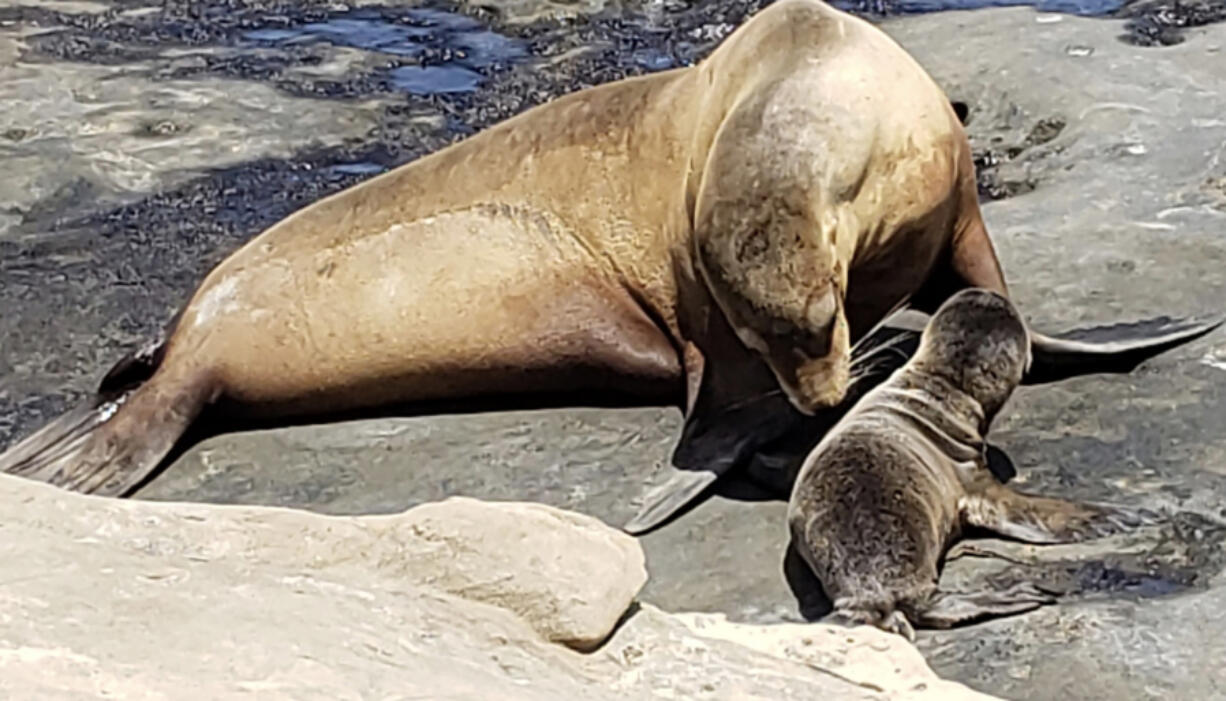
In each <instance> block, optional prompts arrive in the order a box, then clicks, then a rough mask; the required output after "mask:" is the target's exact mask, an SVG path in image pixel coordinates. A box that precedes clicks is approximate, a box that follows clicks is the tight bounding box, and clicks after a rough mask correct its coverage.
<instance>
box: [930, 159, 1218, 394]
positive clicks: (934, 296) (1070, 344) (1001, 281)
mask: <svg viewBox="0 0 1226 701" xmlns="http://www.w3.org/2000/svg"><path fill="white" fill-rule="evenodd" d="M973 182H974V179H973V178H972V179H971V180H970V181H968V186H969V185H970V184H972V183H973ZM964 194H965V196H966V198H967V201H966V203H965V206H966V208H967V212H968V213H966V214H964V217H965V220H964V223H963V225H962V226H960V228H959V233H958V235H957V236H956V237H955V239H954V242H953V246H952V248H951V250H950V254H949V259H948V261H947V263H946V266H947V267H945V268H943V269H941V270H940V271H939V272H938V273H937V274H935V275H934V276H933V278H932V279H931V280H930V281H929V282H928V284H927V286H926V287H925V288H924V289H923V290H922V291H921V292H920V293H919V294H917V295H916V296H915V297H914V298H913V300H912V305H913V306H915V307H916V308H917V309H920V310H921V311H924V312H928V313H933V312H935V311H936V309H937V307H939V306H940V304H941V303H942V302H944V301H945V300H946V299H948V298H949V297H950V296H951V295H953V294H954V293H956V292H958V291H959V290H961V289H964V288H966V287H982V288H984V289H988V290H992V291H994V292H999V293H1000V294H1003V295H1005V296H1009V291H1008V286H1007V285H1006V284H1005V277H1004V273H1003V271H1002V270H1001V267H1000V261H999V258H998V257H997V255H996V249H995V247H994V246H993V245H992V241H991V239H990V238H989V237H988V232H987V229H986V228H985V227H984V225H983V220H982V218H981V216H980V215H979V208H978V205H977V203H976V202H975V196H974V188H973V187H968V190H967V191H966V192H965V193H964ZM1224 321H1226V318H1219V319H1214V320H1211V321H1206V322H1193V321H1188V320H1186V319H1180V320H1176V319H1171V318H1169V317H1159V318H1155V319H1149V320H1145V321H1139V322H1133V323H1121V324H1113V325H1109V326H1098V327H1092V328H1086V329H1079V330H1077V331H1074V332H1070V333H1066V334H1063V338H1056V337H1052V336H1047V335H1045V334H1041V333H1037V332H1035V331H1034V330H1033V329H1031V330H1030V340H1031V346H1030V348H1031V353H1032V362H1031V365H1030V369H1029V371H1027V373H1026V375H1025V377H1023V378H1022V383H1023V384H1039V383H1043V382H1053V381H1056V380H1062V379H1065V378H1068V377H1074V376H1077V375H1088V374H1093V373H1124V372H1131V371H1132V370H1133V369H1134V368H1136V367H1137V366H1138V365H1140V364H1141V363H1142V362H1144V361H1146V360H1148V359H1149V358H1152V357H1154V356H1156V355H1158V354H1159V353H1162V352H1164V351H1168V350H1171V349H1172V348H1176V347H1178V346H1181V345H1183V344H1185V343H1188V342H1189V341H1192V340H1195V339H1197V338H1200V337H1201V336H1204V335H1205V334H1207V333H1209V332H1210V331H1212V330H1214V329H1216V328H1217V327H1218V326H1221V325H1222V323H1223V322H1224Z"/></svg>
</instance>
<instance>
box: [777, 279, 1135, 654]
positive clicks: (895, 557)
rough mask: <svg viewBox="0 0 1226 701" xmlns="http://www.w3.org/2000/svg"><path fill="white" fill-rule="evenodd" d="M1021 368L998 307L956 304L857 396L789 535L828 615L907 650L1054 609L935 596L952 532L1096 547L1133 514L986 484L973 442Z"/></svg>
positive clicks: (823, 449)
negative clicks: (872, 628) (926, 638)
mask: <svg viewBox="0 0 1226 701" xmlns="http://www.w3.org/2000/svg"><path fill="white" fill-rule="evenodd" d="M1029 363H1030V343H1029V342H1028V339H1027V332H1026V326H1025V324H1024V323H1023V321H1022V319H1021V317H1020V316H1019V315H1018V313H1017V310H1016V309H1015V308H1014V307H1013V305H1012V304H1011V303H1010V302H1009V301H1008V300H1007V299H1006V298H1004V297H1003V296H1001V295H999V294H996V293H995V292H990V291H987V290H981V289H969V290H963V291H962V292H959V293H957V294H956V295H954V296H953V297H951V298H950V299H949V301H947V302H945V304H944V305H942V306H941V308H940V309H939V310H938V311H937V313H936V314H935V315H934V316H933V317H932V319H931V320H930V321H929V323H928V325H927V328H926V329H925V330H924V332H923V335H922V336H921V339H920V347H919V350H918V351H917V352H916V354H915V356H914V357H912V358H911V360H910V361H908V362H907V364H906V365H904V366H903V367H901V368H899V369H898V370H897V371H896V372H895V373H894V374H893V375H891V376H890V378H889V379H888V380H886V381H885V382H883V383H882V384H881V385H879V386H877V387H876V388H874V389H873V390H872V391H871V392H869V393H868V394H866V395H865V396H864V398H863V399H861V400H860V401H859V402H858V403H857V404H856V405H855V407H854V408H852V409H851V411H850V412H848V414H847V415H846V416H845V417H844V418H843V420H842V421H840V422H839V423H838V424H837V425H836V426H835V427H834V428H833V429H831V430H830V431H829V432H828V433H827V434H826V435H825V436H824V437H823V438H822V440H821V442H820V443H819V444H818V446H817V447H816V448H815V449H814V450H813V452H812V453H810V454H809V456H808V458H807V459H806V460H805V462H804V465H803V466H802V467H801V470H800V474H799V476H798V477H797V480H796V484H795V487H794V489H793V492H792V498H791V501H790V502H789V504H788V526H789V529H790V531H791V536H792V544H793V546H794V547H795V548H796V550H797V551H798V553H799V554H800V556H801V557H802V558H803V559H804V561H805V562H807V563H808V565H809V567H810V568H812V570H813V572H814V574H816V575H817V578H818V579H819V580H820V581H821V584H822V588H823V589H824V590H825V593H826V595H827V596H828V597H829V598H830V600H831V601H832V602H833V604H834V614H835V616H836V617H837V618H842V619H845V620H847V621H850V622H854V623H867V624H872V625H876V626H879V627H881V628H884V629H886V630H890V631H894V632H897V633H900V634H903V635H905V636H907V637H908V638H911V639H914V632H913V630H912V627H911V626H912V624H916V625H921V626H927V627H936V628H947V627H950V626H952V625H956V624H959V623H963V622H969V621H972V620H976V619H982V618H985V617H993V616H1004V615H1009V614H1013V613H1020V612H1023V611H1028V610H1030V609H1033V608H1036V607H1038V606H1040V605H1042V604H1044V603H1049V602H1051V601H1053V599H1051V598H1050V597H1049V596H1048V595H1046V594H1044V593H1042V592H1040V591H1038V590H1037V589H1035V588H1034V587H1033V586H1030V585H1027V584H1020V585H1017V586H1014V587H1012V588H1009V589H1005V590H999V591H985V592H979V593H971V594H967V593H954V592H942V591H939V590H938V588H937V577H938V570H939V565H940V562H941V560H942V558H943V556H944V553H945V550H946V548H947V547H948V546H949V545H950V544H951V543H952V541H953V540H954V539H955V538H957V537H958V535H959V533H960V531H961V530H962V528H963V527H965V526H978V527H981V528H985V529H989V530H992V531H995V532H997V533H999V534H1001V535H1003V536H1006V537H1011V538H1017V539H1020V540H1023V541H1028V542H1033V543H1064V542H1072V541H1077V540H1082V539H1086V538H1090V537H1095V536H1100V535H1106V534H1109V533H1112V532H1115V531H1117V530H1119V529H1122V528H1126V527H1130V526H1135V525H1138V524H1140V523H1142V522H1143V520H1146V519H1147V518H1148V517H1147V516H1145V517H1143V516H1142V514H1141V513H1140V512H1133V511H1131V510H1128V509H1124V508H1120V507H1114V506H1108V505H1099V504H1079V503H1074V502H1071V501H1065V500H1062V499H1051V498H1044V497H1036V496H1029V495H1026V494H1020V493H1018V492H1015V491H1013V490H1011V489H1009V488H1008V487H1006V486H1004V485H1003V484H1001V483H1000V482H998V481H997V480H996V479H995V478H994V477H993V476H992V474H991V473H990V471H989V470H988V466H987V456H986V454H985V450H986V444H985V443H984V436H985V434H986V433H987V432H988V427H989V426H990V425H991V423H992V420H993V419H994V418H995V417H996V415H997V413H998V412H999V411H1000V409H1001V407H1002V406H1003V405H1004V404H1005V402H1006V400H1008V398H1009V396H1010V395H1011V394H1012V393H1013V390H1014V389H1015V388H1016V387H1017V386H1018V384H1019V383H1020V382H1021V379H1022V374H1023V372H1024V371H1025V369H1026V366H1027V365H1028V364H1029Z"/></svg>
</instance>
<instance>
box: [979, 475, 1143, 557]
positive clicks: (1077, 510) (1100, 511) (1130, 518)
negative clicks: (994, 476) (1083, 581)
mask: <svg viewBox="0 0 1226 701" xmlns="http://www.w3.org/2000/svg"><path fill="white" fill-rule="evenodd" d="M960 508H961V512H962V518H963V519H964V520H965V521H966V523H967V524H969V525H972V526H977V527H979V528H985V529H988V530H990V531H994V532H996V533H999V534H1000V535H1003V536H1006V537H1008V538H1016V539H1017V540H1021V541H1024V542H1027V543H1038V544H1052V543H1076V542H1079V541H1083V540H1090V539H1092V538H1103V537H1106V536H1109V535H1115V534H1117V533H1122V532H1126V531H1129V530H1132V529H1135V528H1138V527H1141V526H1145V525H1149V524H1151V523H1154V522H1156V521H1157V514H1154V513H1153V512H1150V511H1147V510H1144V509H1133V508H1129V507H1124V506H1116V505H1113V504H1099V503H1091V502H1075V501H1068V500H1066V499H1056V498H1052V497H1039V496H1032V495H1030V494H1022V493H1020V492H1015V491H1013V490H1011V489H1009V488H1008V487H1005V486H1003V485H999V484H991V485H988V486H986V487H985V488H983V489H982V490H978V492H977V493H974V494H970V495H968V496H966V497H964V498H963V500H962V502H961V504H960Z"/></svg>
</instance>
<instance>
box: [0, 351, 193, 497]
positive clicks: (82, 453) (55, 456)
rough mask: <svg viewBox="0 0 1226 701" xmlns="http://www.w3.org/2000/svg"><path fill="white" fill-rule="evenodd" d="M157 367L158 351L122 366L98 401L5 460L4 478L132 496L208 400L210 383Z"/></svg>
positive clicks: (0, 467)
mask: <svg viewBox="0 0 1226 701" xmlns="http://www.w3.org/2000/svg"><path fill="white" fill-rule="evenodd" d="M159 361H160V352H159V353H158V354H157V355H156V356H154V359H153V361H152V362H150V361H149V358H141V357H140V356H139V354H137V355H136V356H129V357H128V358H125V359H124V360H123V361H120V363H119V364H118V365H116V366H115V368H114V369H113V370H112V371H111V372H110V373H108V375H107V379H105V380H103V383H102V388H101V389H100V391H99V393H98V394H97V395H95V396H94V397H93V398H91V399H90V400H88V401H87V402H85V403H84V404H82V405H81V406H78V407H77V408H75V409H72V410H70V411H68V412H67V413H65V414H63V415H61V416H60V417H58V418H56V419H54V420H52V421H51V422H50V423H49V424H47V425H46V426H44V427H43V428H42V429H40V430H38V431H36V432H35V433H34V434H32V435H30V436H28V437H27V438H26V439H25V440H22V441H19V442H18V443H17V444H16V445H13V446H12V447H10V448H9V449H8V450H7V451H5V452H4V453H2V454H0V472H4V473H8V474H12V475H17V476H20V477H26V478H29V479H35V480H40V481H43V482H48V483H50V484H54V485H57V486H60V487H64V488H66V489H69V490H72V491H77V492H84V493H90V494H99V495H102V496H123V495H125V494H127V493H128V492H129V491H130V490H131V489H132V488H133V487H135V486H137V485H138V484H140V483H141V482H142V481H144V480H145V478H146V477H148V476H149V475H150V474H151V473H152V472H153V471H154V470H156V469H157V467H158V465H159V464H160V463H161V461H162V459H163V458H164V457H166V455H167V453H169V452H170V450H171V449H172V448H173V447H174V445H175V443H176V442H177V441H178V440H179V438H180V436H182V435H183V433H184V432H185V431H186V430H187V427H188V426H189V425H190V424H191V422H192V421H193V420H194V419H195V418H196V416H197V415H198V414H199V413H200V410H201V409H202V408H203V407H204V405H205V403H206V402H207V400H208V399H209V393H208V391H207V388H206V386H205V383H202V382H199V381H194V380H192V381H177V380H176V379H175V378H173V377H170V376H167V375H166V374H161V375H158V374H154V373H153V370H154V369H155V368H156V366H157V365H158V364H159ZM145 375H153V379H152V380H150V381H145V380H146V379H147V378H146V377H144V376H145ZM134 382H135V384H136V385H137V386H131V385H132V384H133V383H134ZM124 385H127V386H124Z"/></svg>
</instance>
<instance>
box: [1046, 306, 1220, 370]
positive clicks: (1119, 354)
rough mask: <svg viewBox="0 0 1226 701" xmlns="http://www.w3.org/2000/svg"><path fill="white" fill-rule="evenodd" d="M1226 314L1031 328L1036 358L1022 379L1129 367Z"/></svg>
mask: <svg viewBox="0 0 1226 701" xmlns="http://www.w3.org/2000/svg"><path fill="white" fill-rule="evenodd" d="M1223 321H1226V319H1215V320H1212V321H1205V322H1193V321H1187V320H1175V319H1171V318H1169V317H1159V318H1155V319H1148V320H1146V321H1139V322H1135V323H1120V324H1112V325H1109V326H1095V327H1091V328H1086V329H1078V330H1076V331H1074V332H1071V333H1068V334H1064V336H1063V337H1051V336H1046V335H1044V334H1041V333H1036V332H1035V331H1033V330H1032V331H1031V332H1030V348H1031V353H1032V354H1033V361H1032V363H1031V365H1030V370H1029V371H1027V373H1026V376H1025V377H1024V378H1022V383H1023V384H1031V385H1033V384H1039V383H1043V382H1053V381H1056V380H1062V379H1065V378H1068V377H1073V376H1076V375H1086V374H1090V373H1105V372H1112V373H1124V372H1131V371H1132V370H1133V369H1134V368H1136V367H1137V366H1138V365H1140V364H1141V363H1143V362H1144V361H1146V360H1148V359H1150V358H1152V357H1154V356H1156V355H1158V354H1159V353H1163V352H1165V351H1168V350H1171V349H1172V348H1177V347H1179V346H1181V345H1183V344H1185V343H1188V342H1189V341H1193V340H1196V339H1197V338H1200V337H1201V336H1204V335H1205V334H1207V333H1209V332H1210V331H1213V330H1214V329H1216V328H1217V327H1219V326H1221V325H1222V322H1223Z"/></svg>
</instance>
